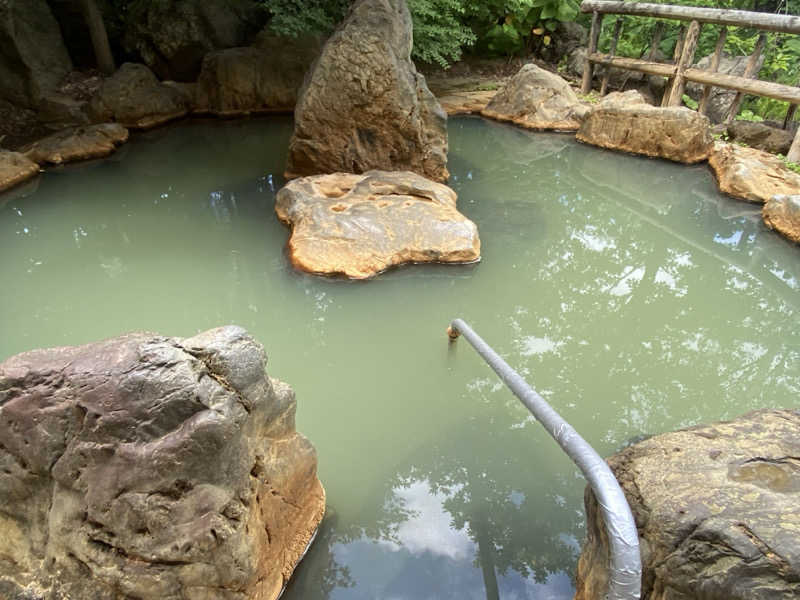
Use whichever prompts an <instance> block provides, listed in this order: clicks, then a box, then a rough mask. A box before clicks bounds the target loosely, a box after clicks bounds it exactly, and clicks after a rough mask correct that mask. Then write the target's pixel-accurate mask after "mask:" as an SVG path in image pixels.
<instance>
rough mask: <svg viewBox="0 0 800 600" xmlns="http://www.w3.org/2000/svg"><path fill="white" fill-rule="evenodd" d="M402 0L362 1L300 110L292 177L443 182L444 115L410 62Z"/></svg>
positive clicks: (328, 50)
mask: <svg viewBox="0 0 800 600" xmlns="http://www.w3.org/2000/svg"><path fill="white" fill-rule="evenodd" d="M411 30H412V24H411V14H410V13H409V11H408V7H407V6H406V3H405V0H358V1H357V2H356V3H355V4H354V5H353V6H352V8H351V10H350V13H349V15H348V16H347V18H346V19H345V21H344V22H343V23H342V24H341V25H340V26H339V28H338V29H337V30H336V31H335V32H334V33H333V35H332V36H331V37H330V38H329V39H328V41H327V42H326V43H325V46H324V47H323V49H322V53H321V55H320V57H319V59H318V60H317V62H316V63H315V65H314V67H313V69H312V71H311V74H310V76H309V79H308V80H307V82H306V84H305V85H304V87H303V89H302V90H301V92H300V98H299V100H298V103H297V107H296V109H295V129H294V134H293V135H292V139H291V141H290V143H289V160H288V164H287V167H286V174H287V176H288V177H298V176H303V175H314V174H318V173H336V172H347V173H363V172H365V171H369V170H371V169H385V170H408V171H414V172H415V173H419V174H420V175H423V176H425V177H428V178H430V179H433V180H436V181H446V180H447V178H448V175H449V174H448V172H447V115H446V114H445V112H444V110H442V107H441V106H440V105H439V102H438V101H437V100H436V98H435V97H434V96H433V94H432V93H431V92H430V90H429V89H428V86H427V85H426V83H425V78H424V77H423V76H422V75H421V74H420V73H418V72H417V70H416V68H415V66H414V63H413V62H411V46H412V35H411Z"/></svg>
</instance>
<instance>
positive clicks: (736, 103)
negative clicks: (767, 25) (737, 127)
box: [725, 33, 767, 125]
mask: <svg viewBox="0 0 800 600" xmlns="http://www.w3.org/2000/svg"><path fill="white" fill-rule="evenodd" d="M766 43H767V34H766V33H762V34H761V35H759V36H758V41H757V42H756V47H755V48H753V53H752V54H751V55H750V59H749V60H748V61H747V66H746V67H745V68H744V77H745V79H754V78H755V76H756V75H758V59H759V58H761V53H762V52H763V51H764V45H765V44H766ZM742 100H744V93H743V92H737V93H736V97H735V98H734V99H733V104H731V109H730V110H729V111H728V117H727V118H726V119H725V125H730V124H731V123H733V119H734V118H736V114H737V113H738V112H739V108H740V107H741V106H742Z"/></svg>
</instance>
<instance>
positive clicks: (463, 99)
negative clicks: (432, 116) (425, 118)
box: [438, 90, 497, 116]
mask: <svg viewBox="0 0 800 600" xmlns="http://www.w3.org/2000/svg"><path fill="white" fill-rule="evenodd" d="M496 93H497V91H494V90H493V91H482V90H461V91H459V90H456V91H452V92H448V93H447V94H446V95H443V96H439V97H438V99H439V104H441V105H442V108H443V109H444V111H445V112H446V113H447V114H448V115H449V116H453V115H470V114H476V113H480V112H481V111H482V110H483V109H484V108H486V105H487V104H489V102H490V101H491V99H492V98H494V95H495V94H496Z"/></svg>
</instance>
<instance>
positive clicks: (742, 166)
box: [708, 142, 800, 202]
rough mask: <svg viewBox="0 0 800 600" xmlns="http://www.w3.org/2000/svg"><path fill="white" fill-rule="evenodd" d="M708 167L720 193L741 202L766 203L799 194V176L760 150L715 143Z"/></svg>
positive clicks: (772, 156) (781, 162) (775, 158)
mask: <svg viewBox="0 0 800 600" xmlns="http://www.w3.org/2000/svg"><path fill="white" fill-rule="evenodd" d="M708 164H709V165H711V168H712V169H713V170H714V174H715V175H716V176H717V185H718V186H719V189H720V191H721V192H724V193H725V194H729V195H731V196H733V197H734V198H739V199H740V200H749V201H750V202H766V201H767V200H769V199H770V198H772V197H773V196H777V195H784V196H791V195H793V194H798V193H800V175H798V174H797V173H794V172H793V171H791V170H790V169H789V168H788V167H787V166H786V165H785V164H784V162H783V161H782V160H781V159H780V158H778V157H777V156H775V155H774V154H769V153H768V152H764V151H762V150H756V149H755V148H744V147H742V146H737V145H736V144H726V143H724V142H717V143H715V144H714V150H713V152H712V153H711V156H710V157H709V159H708Z"/></svg>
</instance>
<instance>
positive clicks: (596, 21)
mask: <svg viewBox="0 0 800 600" xmlns="http://www.w3.org/2000/svg"><path fill="white" fill-rule="evenodd" d="M602 27H603V16H602V15H601V14H600V13H597V12H595V13H592V28H591V30H590V32H589V48H588V49H587V50H586V63H585V64H584V65H583V81H582V82H581V92H582V93H584V94H588V93H589V92H591V91H592V71H593V69H594V66H593V65H592V61H590V60H589V55H590V54H594V53H595V52H597V40H598V39H599V38H600V29H601V28H602Z"/></svg>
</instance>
